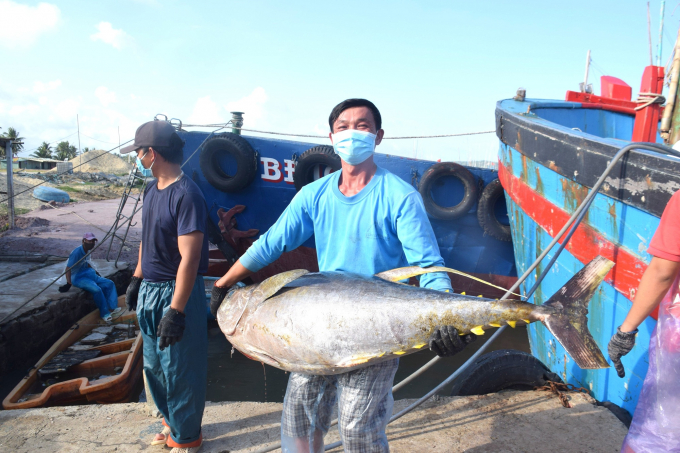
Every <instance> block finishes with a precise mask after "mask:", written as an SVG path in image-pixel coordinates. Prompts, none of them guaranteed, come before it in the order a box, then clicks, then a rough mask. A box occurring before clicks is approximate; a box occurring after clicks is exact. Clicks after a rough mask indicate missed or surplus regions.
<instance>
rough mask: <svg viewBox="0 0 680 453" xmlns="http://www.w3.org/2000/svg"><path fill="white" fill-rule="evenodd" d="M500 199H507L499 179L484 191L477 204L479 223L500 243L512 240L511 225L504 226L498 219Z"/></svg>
mask: <svg viewBox="0 0 680 453" xmlns="http://www.w3.org/2000/svg"><path fill="white" fill-rule="evenodd" d="M499 197H505V190H504V189H503V186H502V185H501V182H500V181H499V180H498V178H496V179H494V180H493V181H491V182H490V183H489V184H487V186H486V187H485V188H484V190H483V191H482V195H481V196H480V197H479V203H478V204H477V221H478V222H479V226H481V227H482V229H483V230H484V232H485V233H486V234H488V235H489V236H491V237H493V238H496V239H498V240H499V241H506V242H509V241H511V240H512V234H511V233H510V225H503V224H502V223H501V222H500V221H499V220H498V218H497V217H496V211H495V209H494V208H495V206H496V202H497V201H498V198H499Z"/></svg>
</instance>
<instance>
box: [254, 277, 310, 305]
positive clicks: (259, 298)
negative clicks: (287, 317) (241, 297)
mask: <svg viewBox="0 0 680 453" xmlns="http://www.w3.org/2000/svg"><path fill="white" fill-rule="evenodd" d="M308 273H309V271H308V270H307V269H295V270H292V271H288V272H282V273H280V274H277V275H274V276H273V277H269V278H268V279H266V280H263V281H262V282H261V283H260V284H259V285H257V286H256V287H255V289H253V293H252V294H251V296H250V299H251V300H252V301H253V302H255V303H256V304H260V303H262V302H264V301H265V300H267V299H269V298H270V297H272V296H273V295H274V294H276V293H277V292H278V291H279V290H280V289H281V288H283V287H284V286H286V285H287V284H288V283H290V282H292V281H293V280H297V279H298V278H300V277H302V276H303V275H305V274H308Z"/></svg>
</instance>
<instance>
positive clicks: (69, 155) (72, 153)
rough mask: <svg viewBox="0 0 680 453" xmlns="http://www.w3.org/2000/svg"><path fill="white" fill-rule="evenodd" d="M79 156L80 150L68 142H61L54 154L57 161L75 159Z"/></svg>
mask: <svg viewBox="0 0 680 453" xmlns="http://www.w3.org/2000/svg"><path fill="white" fill-rule="evenodd" d="M77 155H78V149H77V148H76V147H75V146H73V145H71V144H69V142H68V141H65V142H59V144H58V145H57V149H56V150H55V152H54V158H55V159H57V160H65V159H73V158H74V157H76V156H77Z"/></svg>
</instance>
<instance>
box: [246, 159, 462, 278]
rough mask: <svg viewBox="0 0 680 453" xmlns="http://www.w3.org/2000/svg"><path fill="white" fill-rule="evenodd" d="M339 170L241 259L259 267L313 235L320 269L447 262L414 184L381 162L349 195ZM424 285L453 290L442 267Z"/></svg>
mask: <svg viewBox="0 0 680 453" xmlns="http://www.w3.org/2000/svg"><path fill="white" fill-rule="evenodd" d="M340 173H341V172H339V171H337V172H335V173H332V174H330V175H328V176H326V177H325V178H322V179H320V180H318V181H315V182H313V183H311V184H308V185H306V186H305V187H303V188H302V190H300V192H298V194H297V195H296V196H295V197H294V198H293V200H292V201H291V202H290V204H289V205H288V207H287V208H286V210H285V211H283V213H282V214H281V217H279V219H278V220H277V221H276V223H275V224H274V225H272V227H271V228H270V229H269V230H268V231H267V232H266V233H265V234H263V235H262V236H261V237H260V238H259V239H258V240H257V241H256V242H255V243H254V244H253V245H252V246H251V247H250V248H249V249H248V250H247V251H246V253H245V254H244V255H243V256H241V259H240V261H241V264H242V265H243V266H245V267H246V268H247V269H248V270H250V271H253V272H257V271H258V270H260V269H262V268H263V267H265V266H267V265H268V264H270V263H272V262H273V261H275V260H276V259H277V258H278V257H279V256H281V253H283V252H289V251H291V250H294V249H296V248H297V247H299V246H300V245H301V244H302V243H303V242H305V241H306V240H307V239H309V238H310V237H311V236H312V235H314V240H315V242H316V254H317V258H318V261H319V270H320V271H345V272H354V273H357V274H362V275H373V274H376V273H379V272H383V271H387V270H390V269H395V268H398V267H404V266H420V267H429V266H443V265H444V260H443V259H442V257H441V255H440V253H439V246H438V245H437V240H436V237H435V235H434V231H433V230H432V226H431V225H430V221H429V219H428V218H427V214H426V212H425V206H424V205H423V200H422V198H421V197H420V194H419V193H418V192H417V191H416V190H415V189H414V188H413V187H411V186H410V185H409V184H407V183H406V182H404V181H403V180H402V179H400V178H399V177H397V176H395V175H393V174H392V173H390V172H388V171H387V170H385V169H382V168H380V167H378V169H377V171H376V173H375V175H374V176H373V178H372V179H371V181H370V182H369V183H368V185H367V186H366V187H364V188H363V189H362V190H361V191H360V192H359V193H358V194H356V195H354V196H351V197H346V196H345V195H343V194H342V192H340V189H339V188H338V180H339V178H340ZM420 285H421V286H423V287H427V288H431V289H436V290H441V291H445V290H447V289H448V290H450V289H451V281H450V280H449V277H448V275H446V273H443V272H438V273H431V274H425V275H422V276H421V277H420Z"/></svg>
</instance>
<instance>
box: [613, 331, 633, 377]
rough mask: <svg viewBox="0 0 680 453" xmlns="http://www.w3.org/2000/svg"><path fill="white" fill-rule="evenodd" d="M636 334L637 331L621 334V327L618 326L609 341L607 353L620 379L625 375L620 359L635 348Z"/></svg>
mask: <svg viewBox="0 0 680 453" xmlns="http://www.w3.org/2000/svg"><path fill="white" fill-rule="evenodd" d="M636 333H637V329H635V330H634V331H632V332H621V326H619V327H617V328H616V333H615V334H614V336H613V337H612V339H611V340H609V345H608V346H607V352H608V353H609V358H610V359H612V362H614V368H616V373H617V374H618V375H619V377H620V378H622V377H624V376H625V375H626V371H625V370H624V369H623V364H622V363H621V357H623V356H624V355H626V354H628V353H629V352H630V351H631V349H633V346H635V334H636Z"/></svg>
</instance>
